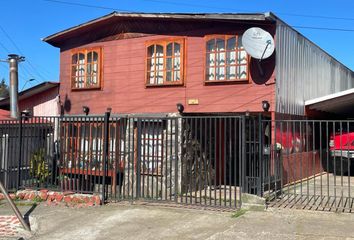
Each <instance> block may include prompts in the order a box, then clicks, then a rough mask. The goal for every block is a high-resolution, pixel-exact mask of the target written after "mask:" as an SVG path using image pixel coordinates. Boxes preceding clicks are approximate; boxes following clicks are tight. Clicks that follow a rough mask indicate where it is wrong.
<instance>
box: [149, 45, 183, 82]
mask: <svg viewBox="0 0 354 240" xmlns="http://www.w3.org/2000/svg"><path fill="white" fill-rule="evenodd" d="M182 53H183V41H182V40H176V41H155V42H150V44H149V45H148V46H147V74H146V77H147V79H146V84H147V86H158V85H175V84H182V83H183V68H182V66H183V54H182Z"/></svg>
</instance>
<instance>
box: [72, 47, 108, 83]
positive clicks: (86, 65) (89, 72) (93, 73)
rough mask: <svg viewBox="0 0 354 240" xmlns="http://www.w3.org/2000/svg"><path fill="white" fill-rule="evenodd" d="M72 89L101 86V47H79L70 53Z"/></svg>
mask: <svg viewBox="0 0 354 240" xmlns="http://www.w3.org/2000/svg"><path fill="white" fill-rule="evenodd" d="M71 86H72V89H97V88H100V87H101V49H100V48H93V49H80V50H77V51H75V52H73V53H72V55H71Z"/></svg>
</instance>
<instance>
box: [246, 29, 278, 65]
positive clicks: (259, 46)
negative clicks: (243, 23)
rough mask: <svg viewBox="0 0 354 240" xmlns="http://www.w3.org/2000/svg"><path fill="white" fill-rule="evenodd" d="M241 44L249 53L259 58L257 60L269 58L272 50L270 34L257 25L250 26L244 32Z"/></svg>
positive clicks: (272, 40) (272, 41) (272, 43)
mask: <svg viewBox="0 0 354 240" xmlns="http://www.w3.org/2000/svg"><path fill="white" fill-rule="evenodd" d="M242 45H243V47H244V48H245V50H246V52H247V53H248V54H249V55H251V56H252V57H253V58H256V59H259V61H262V59H266V58H269V57H270V56H271V55H272V54H273V52H274V39H273V37H272V35H270V33H269V32H267V31H265V30H263V29H262V28H259V27H252V28H249V29H247V30H246V32H244V34H243V36H242Z"/></svg>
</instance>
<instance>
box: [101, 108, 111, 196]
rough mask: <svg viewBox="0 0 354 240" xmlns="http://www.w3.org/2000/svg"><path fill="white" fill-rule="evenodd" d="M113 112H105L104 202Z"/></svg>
mask: <svg viewBox="0 0 354 240" xmlns="http://www.w3.org/2000/svg"><path fill="white" fill-rule="evenodd" d="M110 116H111V112H105V114H104V125H103V129H104V130H103V131H104V132H103V139H104V141H103V177H102V203H104V202H105V200H106V197H107V196H106V176H107V167H108V160H109V159H108V154H109V117H110Z"/></svg>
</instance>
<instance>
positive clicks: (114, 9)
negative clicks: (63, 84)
mask: <svg viewBox="0 0 354 240" xmlns="http://www.w3.org/2000/svg"><path fill="white" fill-rule="evenodd" d="M43 1H45V2H53V3H60V4H66V5H73V6H80V7H90V8H97V9H106V10H113V11H122V12H134V11H130V10H126V9H116V8H111V7H104V6H98V5H88V4H83V3H72V2H66V1H60V0H43ZM145 1H150V2H158V3H166V4H173V5H184V6H193V7H207V8H213V9H225V10H226V8H220V7H210V6H205V5H199V4H186V3H180V2H166V1H162V0H145ZM227 10H236V9H232V8H227ZM237 11H242V10H240V9H238V10H237ZM279 14H281V15H289V16H297V17H308V18H323V19H337V20H350V21H354V18H347V17H332V16H320V15H304V14H292V13H279ZM219 21H222V20H220V19H219ZM225 22H230V23H231V22H234V21H230V20H229V21H228V20H225ZM289 26H291V27H293V28H303V29H312V30H327V31H338V32H354V29H345V28H326V27H313V26H292V25H289Z"/></svg>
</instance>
